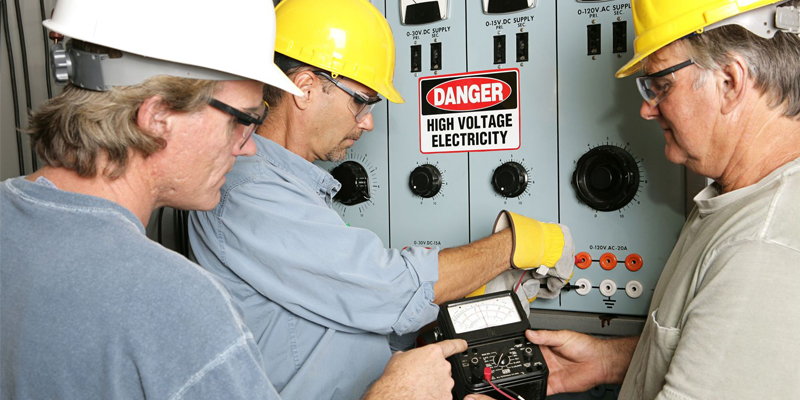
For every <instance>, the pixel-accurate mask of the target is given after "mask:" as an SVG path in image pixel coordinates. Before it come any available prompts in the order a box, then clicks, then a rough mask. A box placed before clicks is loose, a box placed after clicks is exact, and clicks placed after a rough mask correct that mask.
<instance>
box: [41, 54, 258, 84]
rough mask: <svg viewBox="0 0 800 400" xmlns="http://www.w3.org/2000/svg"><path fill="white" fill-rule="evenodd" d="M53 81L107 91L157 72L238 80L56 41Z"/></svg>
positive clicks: (167, 62)
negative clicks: (96, 51) (114, 55)
mask: <svg viewBox="0 0 800 400" xmlns="http://www.w3.org/2000/svg"><path fill="white" fill-rule="evenodd" d="M51 59H52V62H53V66H54V68H53V74H54V75H55V80H56V83H57V84H59V85H65V84H66V83H67V81H68V80H69V82H71V83H72V84H73V85H76V86H79V87H82V88H84V89H90V90H96V91H101V92H104V91H108V90H110V89H111V88H112V87H114V86H133V85H138V84H140V83H142V82H144V81H146V80H147V79H149V78H152V77H154V76H158V75H170V76H176V77H181V78H191V79H208V80H241V79H244V78H242V77H240V76H237V75H232V74H228V73H224V72H220V71H216V70H212V69H207V68H202V67H196V66H193V65H188V64H180V63H174V62H170V61H164V60H159V59H155V58H150V57H143V56H140V55H136V54H132V53H127V52H122V57H119V58H111V57H109V55H108V54H101V53H93V52H87V51H82V50H78V49H75V48H72V47H69V48H67V49H65V48H64V47H63V45H61V44H60V43H59V44H56V45H54V46H53V47H52V50H51Z"/></svg>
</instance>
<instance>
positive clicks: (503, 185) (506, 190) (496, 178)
mask: <svg viewBox="0 0 800 400" xmlns="http://www.w3.org/2000/svg"><path fill="white" fill-rule="evenodd" d="M492 187H494V191H495V192H497V193H499V194H500V195H502V196H505V197H517V196H519V195H521V194H522V193H523V192H524V191H525V188H526V187H528V172H527V171H525V167H523V166H522V165H521V164H519V163H516V162H514V161H509V162H507V163H505V164H503V165H501V166H499V167H497V169H495V170H494V174H492Z"/></svg>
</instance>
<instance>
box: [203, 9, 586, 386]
mask: <svg viewBox="0 0 800 400" xmlns="http://www.w3.org/2000/svg"><path fill="white" fill-rule="evenodd" d="M275 12H276V18H277V21H278V22H277V24H278V27H277V34H276V49H277V50H276V63H277V64H278V65H279V66H281V68H282V69H283V70H284V71H285V72H286V73H287V75H288V76H289V77H290V79H292V81H293V82H294V83H295V85H297V86H298V87H299V88H300V90H302V91H303V95H302V96H286V95H283V94H282V93H280V92H278V91H274V90H267V92H266V94H265V100H267V102H268V103H269V104H270V112H269V115H268V116H267V119H266V120H265V122H264V124H263V126H262V128H261V129H259V130H258V134H257V135H254V140H255V142H256V146H257V147H258V149H257V153H256V155H255V156H254V157H248V158H244V157H242V158H239V159H238V160H237V162H236V164H235V166H234V168H233V170H232V172H231V173H230V174H228V176H227V181H226V183H225V185H224V186H223V188H222V201H221V202H220V204H219V206H218V207H217V208H215V209H214V210H212V211H210V212H199V213H193V214H192V215H191V217H190V240H191V244H192V248H193V251H194V254H195V255H196V257H197V260H198V262H199V263H200V264H201V265H202V266H203V267H204V268H206V269H208V270H209V271H211V272H213V273H215V274H217V275H219V276H220V277H222V278H223V280H224V281H225V282H226V283H227V284H228V286H229V288H230V289H231V291H232V293H233V296H234V299H235V300H236V301H237V303H238V305H239V306H240V307H241V308H243V309H244V314H245V319H246V322H247V325H248V326H249V327H250V329H251V330H253V332H254V334H255V336H256V339H257V341H258V344H259V346H260V347H261V350H262V352H263V355H264V358H265V359H266V360H268V361H267V363H266V364H267V375H268V376H269V377H270V379H271V380H272V382H273V383H274V384H275V386H276V388H277V389H278V390H279V391H280V393H281V395H283V396H285V397H287V398H309V399H326V398H357V397H359V396H360V395H361V394H362V393H363V392H364V391H365V389H366V388H367V387H368V386H369V384H370V383H371V382H372V381H373V380H374V379H375V378H377V377H378V376H379V375H380V373H381V371H382V370H383V367H384V366H385V365H386V363H387V361H388V360H389V357H390V356H391V350H392V348H391V347H390V343H389V337H390V335H395V336H397V335H405V334H409V333H413V332H415V331H417V330H419V329H420V328H422V327H423V326H425V325H427V324H429V323H430V322H433V321H434V320H435V319H436V316H437V313H438V304H441V303H443V302H446V301H448V300H453V299H457V298H461V297H464V296H465V295H467V294H469V293H471V292H473V291H475V290H476V289H478V288H479V287H481V286H482V285H484V284H485V283H487V282H488V281H489V280H491V279H492V278H494V277H496V276H497V275H499V274H501V273H502V272H504V271H507V270H508V269H509V267H510V266H512V265H513V266H515V267H518V268H537V269H539V270H540V271H541V273H540V274H539V275H541V276H543V277H547V278H546V279H547V280H548V281H549V282H550V283H551V287H550V288H552V290H548V293H546V294H545V295H548V294H549V295H554V296H555V295H557V294H558V290H559V289H560V287H561V286H560V285H563V284H564V282H565V281H566V280H567V279H569V277H570V274H569V273H570V271H571V268H572V266H573V264H574V256H573V250H572V246H571V238H570V237H569V234H568V231H566V229H565V228H563V227H561V226H559V225H556V224H543V223H540V222H538V221H535V220H532V219H529V218H525V217H523V216H521V215H517V214H513V213H503V214H502V215H501V217H500V221H499V222H500V223H499V224H498V230H499V232H498V233H496V234H494V235H491V236H489V237H488V238H485V239H482V240H480V241H477V242H475V243H472V244H470V245H467V246H464V247H460V248H453V249H444V250H441V251H439V249H438V248H434V249H426V248H421V247H416V248H407V249H404V250H394V249H386V248H385V247H384V245H383V243H382V242H381V240H380V238H379V237H378V236H377V235H376V234H374V233H373V232H370V231H368V230H366V229H360V228H355V227H348V226H347V225H346V224H345V222H344V221H342V219H341V217H340V216H339V215H338V214H337V213H336V212H335V211H334V210H333V209H332V208H331V205H332V198H333V196H334V195H335V193H336V191H337V190H338V189H339V187H340V183H339V182H337V181H336V180H335V179H334V178H333V177H332V176H331V175H330V174H329V173H328V172H326V171H324V170H322V169H321V168H319V167H317V166H316V165H314V164H313V163H312V162H313V161H316V160H326V161H339V160H342V159H343V158H344V156H345V154H346V150H347V148H349V147H350V146H352V145H353V143H354V142H355V141H356V140H358V139H359V137H360V136H361V134H362V133H363V132H365V131H367V132H368V131H370V130H372V128H373V119H372V114H371V113H370V111H371V109H372V106H373V105H374V104H376V103H377V102H378V101H380V100H381V97H380V96H383V97H385V98H386V99H388V100H389V101H392V102H402V101H403V99H402V97H401V95H400V94H399V93H398V91H397V90H396V89H395V88H394V86H393V84H392V78H393V75H394V63H395V49H394V40H393V37H392V32H391V30H390V27H389V24H388V22H387V21H386V20H385V19H384V18H383V16H382V15H381V14H380V13H379V12H378V10H376V9H375V7H374V6H372V5H371V4H370V3H369V2H368V1H366V0H285V1H283V2H281V3H280V4H278V6H277V8H276V10H275ZM504 224H505V225H504ZM502 226H506V227H508V226H511V227H513V229H500V227H502ZM487 233H488V232H487ZM540 266H544V267H542V268H539V267H540ZM550 267H552V268H550ZM517 277H519V276H518V275H517ZM542 279H545V278H542ZM531 283H533V284H532V285H528V286H526V287H527V288H528V289H529V290H527V291H524V293H523V289H524V288H523V289H521V291H520V292H519V293H520V296H521V297H523V298H524V300H525V304H526V305H527V303H528V301H529V299H533V298H535V297H536V296H537V295H542V293H541V292H537V291H539V289H540V283H539V281H535V282H531ZM550 288H547V289H550ZM544 291H545V290H544V289H543V290H542V292H544ZM412 343H413V341H412ZM395 348H403V347H402V346H396V347H395ZM410 398H414V397H413V396H411V397H410Z"/></svg>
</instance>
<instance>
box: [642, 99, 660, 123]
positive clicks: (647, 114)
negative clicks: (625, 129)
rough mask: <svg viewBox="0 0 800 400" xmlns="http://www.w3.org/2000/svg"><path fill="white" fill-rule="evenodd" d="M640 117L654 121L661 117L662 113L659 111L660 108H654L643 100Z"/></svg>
mask: <svg viewBox="0 0 800 400" xmlns="http://www.w3.org/2000/svg"><path fill="white" fill-rule="evenodd" d="M639 115H641V116H642V118H644V119H646V120H653V119H656V117H658V116H659V115H661V111H660V110H659V109H658V106H652V105H650V103H648V102H646V101H644V100H642V107H641V108H639Z"/></svg>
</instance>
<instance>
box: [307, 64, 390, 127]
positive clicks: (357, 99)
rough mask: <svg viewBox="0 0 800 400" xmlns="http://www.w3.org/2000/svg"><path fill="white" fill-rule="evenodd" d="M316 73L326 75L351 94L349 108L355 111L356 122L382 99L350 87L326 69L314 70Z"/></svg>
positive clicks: (362, 118)
mask: <svg viewBox="0 0 800 400" xmlns="http://www.w3.org/2000/svg"><path fill="white" fill-rule="evenodd" d="M314 74H315V75H321V76H324V77H325V79H327V80H329V81H331V82H332V83H333V84H334V85H336V87H338V88H339V89H342V90H344V92H345V93H347V94H349V95H350V97H351V99H350V102H348V103H347V108H349V109H350V111H352V112H353V115H355V117H356V122H361V121H363V120H364V118H366V117H367V115H369V114H370V113H371V112H372V108H373V107H375V104H378V102H380V101H381V100H382V99H381V98H380V97H379V96H375V97H370V96H368V95H367V94H366V93H364V92H361V91H358V90H353V89H350V88H349V87H347V86H345V85H344V84H342V83H341V82H339V80H338V79H336V78H334V77H332V76H330V75H329V74H328V73H326V72H324V71H314Z"/></svg>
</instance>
